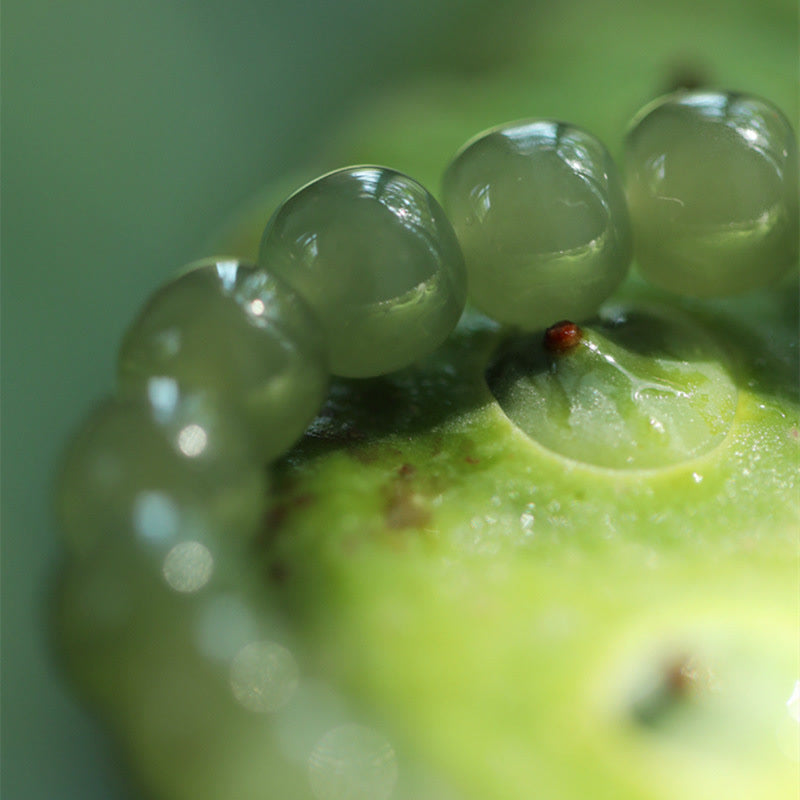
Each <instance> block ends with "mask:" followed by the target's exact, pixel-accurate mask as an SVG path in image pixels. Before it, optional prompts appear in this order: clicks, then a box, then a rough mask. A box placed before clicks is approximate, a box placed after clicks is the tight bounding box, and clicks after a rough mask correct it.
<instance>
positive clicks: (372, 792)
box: [308, 724, 397, 800]
mask: <svg viewBox="0 0 800 800" xmlns="http://www.w3.org/2000/svg"><path fill="white" fill-rule="evenodd" d="M308 777H309V782H310V784H311V789H312V791H313V792H314V795H315V796H316V797H317V798H318V800H388V798H389V797H391V795H392V792H393V791H394V787H395V784H396V783H397V757H396V756H395V752H394V749H393V748H392V746H391V745H390V744H389V742H388V741H386V739H385V738H384V737H383V736H381V735H380V734H379V733H377V732H376V731H374V730H372V729H371V728H366V727H364V726H362V725H352V724H351V725H343V726H341V727H339V728H334V729H333V730H332V731H329V732H328V733H326V734H325V735H324V736H323V737H322V739H320V740H319V742H318V743H317V745H316V747H315V748H314V750H313V752H312V753H311V755H310V756H309V759H308Z"/></svg>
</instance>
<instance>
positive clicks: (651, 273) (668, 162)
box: [625, 92, 800, 297]
mask: <svg viewBox="0 0 800 800" xmlns="http://www.w3.org/2000/svg"><path fill="white" fill-rule="evenodd" d="M625 163H626V179H627V189H628V199H629V202H630V207H631V217H632V219H633V224H634V238H635V242H636V258H637V262H638V264H639V269H640V270H641V271H642V274H643V275H645V277H647V278H648V279H649V280H651V281H653V283H655V284H656V285H657V286H660V287H661V288H663V289H667V290H670V291H674V292H680V293H681V294H688V295H694V296H696V297H713V296H727V295H733V294H738V293H740V292H745V291H750V290H752V289H756V288H759V287H761V286H769V285H771V284H773V283H774V282H775V281H776V279H777V278H779V277H780V276H781V275H783V274H784V273H785V272H786V271H787V270H788V269H790V268H791V267H792V266H794V265H795V264H797V255H798V241H799V240H800V224H799V223H798V192H800V184H799V183H798V160H797V143H796V141H795V135H794V132H793V131H792V128H791V125H790V124H789V121H788V120H787V119H786V117H785V116H784V115H783V114H782V113H781V112H780V111H779V110H778V109H777V108H775V106H773V105H772V104H771V103H769V102H766V101H764V100H761V99H759V98H756V97H751V96H747V95H742V94H738V93H721V92H691V93H684V92H679V93H677V94H675V95H671V96H669V97H666V98H662V99H661V100H659V101H656V102H654V103H653V104H652V105H650V106H648V107H646V108H645V109H643V110H642V111H641V112H640V114H639V115H638V116H637V119H636V120H634V122H633V123H632V125H631V131H630V133H629V134H628V138H627V142H626V152H625Z"/></svg>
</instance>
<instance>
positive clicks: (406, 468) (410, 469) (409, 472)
mask: <svg viewBox="0 0 800 800" xmlns="http://www.w3.org/2000/svg"><path fill="white" fill-rule="evenodd" d="M416 471H417V468H416V467H415V466H414V465H413V464H403V466H402V467H400V469H398V470H397V474H398V475H399V476H400V477H401V478H411V477H412V476H413V475H414V474H415V473H416Z"/></svg>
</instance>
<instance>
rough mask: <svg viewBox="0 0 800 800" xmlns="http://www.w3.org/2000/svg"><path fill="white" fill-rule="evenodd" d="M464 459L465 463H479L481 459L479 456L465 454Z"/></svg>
mask: <svg viewBox="0 0 800 800" xmlns="http://www.w3.org/2000/svg"><path fill="white" fill-rule="evenodd" d="M464 461H466V462H467V464H480V463H481V460H480V459H479V458H475V456H467V457H466V458H465V459H464Z"/></svg>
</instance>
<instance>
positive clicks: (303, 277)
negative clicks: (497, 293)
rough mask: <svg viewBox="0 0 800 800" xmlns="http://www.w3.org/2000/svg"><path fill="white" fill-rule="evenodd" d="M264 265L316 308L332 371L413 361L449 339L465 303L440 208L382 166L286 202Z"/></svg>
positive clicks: (455, 249) (366, 370)
mask: <svg viewBox="0 0 800 800" xmlns="http://www.w3.org/2000/svg"><path fill="white" fill-rule="evenodd" d="M259 261H260V263H261V264H263V265H264V266H265V267H266V268H268V269H269V270H270V271H274V272H275V273H277V274H278V275H280V276H281V277H282V278H284V279H285V280H286V281H287V282H288V283H290V284H291V285H292V287H293V288H294V289H296V290H297V292H299V293H300V294H301V295H302V296H303V297H304V298H305V299H306V300H307V301H308V303H309V305H311V306H312V307H313V308H314V310H315V311H316V312H317V315H318V316H319V318H320V319H321V320H322V323H323V325H324V326H325V332H326V338H327V343H328V345H329V347H330V353H331V371H332V372H333V373H334V374H336V375H343V376H347V377H356V378H358V377H369V376H373V375H381V374H384V373H387V372H392V371H394V370H397V369H400V368H402V367H406V366H408V365H410V364H412V363H413V362H414V361H416V360H418V359H419V358H421V357H422V356H424V355H427V354H428V353H430V352H431V351H433V350H434V349H435V348H436V347H438V346H439V345H440V344H441V343H442V342H443V341H444V340H445V339H446V338H447V336H448V335H449V333H450V332H451V331H452V330H453V328H454V327H455V325H456V323H457V322H458V319H459V317H460V316H461V312H462V311H463V308H464V303H465V300H466V277H465V273H464V263H463V257H462V255H461V250H460V248H459V246H458V241H457V240H456V237H455V234H454V233H453V229H452V227H451V225H450V223H449V221H448V220H447V218H446V217H445V215H444V212H443V211H442V209H441V207H440V206H439V204H438V203H437V202H436V200H435V199H434V198H433V197H432V196H431V195H430V194H429V193H428V192H427V191H426V190H425V189H424V188H423V187H422V186H420V185H419V184H418V183H417V182H416V181H413V180H412V179H411V178H408V177H406V176H405V175H402V174H401V173H399V172H395V171H394V170H391V169H385V168H383V167H368V166H365V167H351V168H347V169H342V170H339V171H337V172H332V173H330V174H328V175H324V176H323V177H321V178H319V179H317V180H316V181H314V182H312V183H310V184H308V185H307V186H305V187H303V188H302V189H300V190H299V191H298V192H296V193H295V194H294V195H292V196H291V197H289V198H288V199H287V200H286V201H285V202H284V203H283V205H282V206H281V207H280V208H279V209H278V210H277V211H276V212H275V214H273V216H272V218H271V219H270V220H269V222H268V224H267V227H266V230H265V231H264V237H263V239H262V242H261V251H260V255H259Z"/></svg>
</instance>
